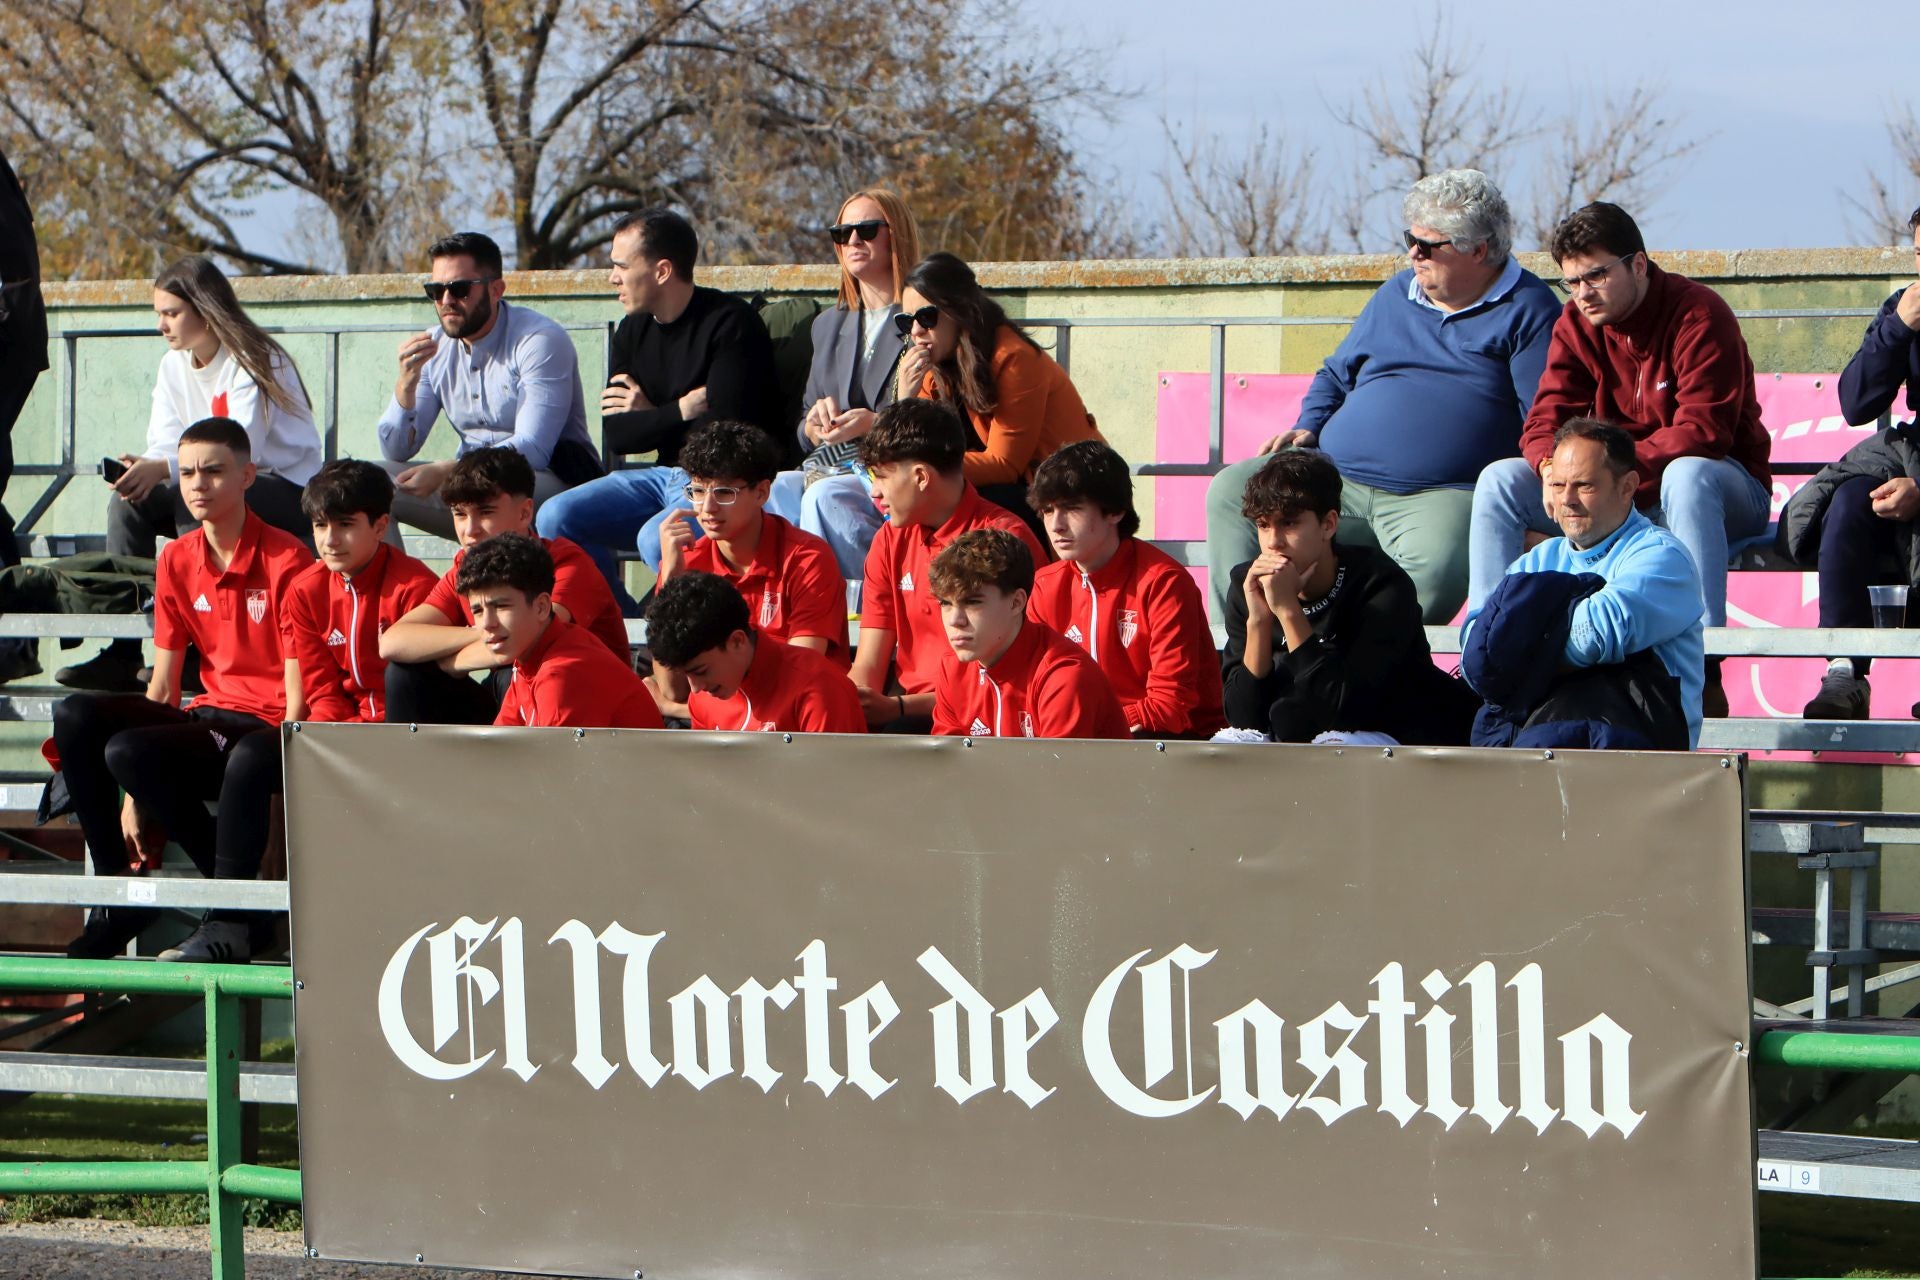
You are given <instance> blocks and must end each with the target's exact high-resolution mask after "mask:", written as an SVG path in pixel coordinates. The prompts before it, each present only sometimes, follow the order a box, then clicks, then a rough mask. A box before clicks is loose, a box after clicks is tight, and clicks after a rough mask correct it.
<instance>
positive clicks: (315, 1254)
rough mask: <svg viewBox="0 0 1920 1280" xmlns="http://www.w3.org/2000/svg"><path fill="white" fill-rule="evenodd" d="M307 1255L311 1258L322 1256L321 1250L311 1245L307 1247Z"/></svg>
mask: <svg viewBox="0 0 1920 1280" xmlns="http://www.w3.org/2000/svg"><path fill="white" fill-rule="evenodd" d="M307 1256H308V1257H309V1258H317V1257H319V1256H320V1251H319V1250H318V1249H315V1248H312V1247H309V1248H308V1249H307Z"/></svg>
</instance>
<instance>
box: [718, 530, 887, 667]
mask: <svg viewBox="0 0 1920 1280" xmlns="http://www.w3.org/2000/svg"><path fill="white" fill-rule="evenodd" d="M761 520H762V522H763V523H762V524H761V526H760V544H759V545H758V546H756V547H755V548H754V549H753V559H752V560H751V561H750V562H748V564H747V566H746V567H745V568H744V569H742V570H740V572H738V573H735V572H734V571H733V568H732V566H730V565H728V564H727V562H726V560H725V559H724V558H723V557H722V556H721V554H720V548H719V547H717V546H715V545H714V541H713V539H712V538H702V539H700V540H699V541H698V542H696V543H694V544H693V545H692V546H690V547H688V548H687V549H686V552H685V553H684V555H683V557H682V563H683V564H684V565H685V566H686V567H687V568H688V569H698V570H699V571H700V572H702V573H712V574H718V575H719V576H720V577H722V578H725V579H726V580H727V581H728V582H731V583H732V584H733V585H734V588H735V589H736V590H737V591H739V592H740V595H741V597H742V598H743V599H744V600H746V602H747V614H748V616H749V617H750V618H751V619H752V621H753V628H754V630H755V631H758V632H759V633H760V634H761V635H763V636H766V637H767V638H768V639H772V640H782V641H786V640H794V639H797V638H802V637H818V638H820V639H822V640H825V641H826V642H827V657H828V658H829V659H831V660H832V661H834V662H837V663H839V664H840V669H841V670H842V671H845V670H846V669H847V666H848V664H849V663H850V662H851V661H852V655H851V654H849V653H848V652H847V584H846V579H844V578H842V577H841V576H840V563H839V561H837V560H835V559H834V558H833V548H831V547H829V546H828V545H827V542H826V539H824V538H820V537H816V536H814V535H813V534H811V533H808V532H807V531H806V530H804V529H796V528H794V527H793V526H792V525H791V524H789V523H787V522H786V521H785V520H782V519H781V518H780V517H779V516H776V515H774V514H773V513H772V512H767V513H766V514H764V515H762V516H761Z"/></svg>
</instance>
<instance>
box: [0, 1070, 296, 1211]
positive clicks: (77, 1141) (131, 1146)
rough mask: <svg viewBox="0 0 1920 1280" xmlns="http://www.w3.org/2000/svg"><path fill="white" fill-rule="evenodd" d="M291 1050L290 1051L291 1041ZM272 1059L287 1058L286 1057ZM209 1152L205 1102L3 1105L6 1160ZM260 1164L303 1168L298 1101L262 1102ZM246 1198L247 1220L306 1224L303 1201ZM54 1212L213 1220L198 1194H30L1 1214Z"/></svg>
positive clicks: (84, 1100)
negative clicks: (267, 1104) (288, 1202)
mask: <svg viewBox="0 0 1920 1280" xmlns="http://www.w3.org/2000/svg"><path fill="white" fill-rule="evenodd" d="M282 1043H284V1042H282ZM270 1047H273V1046H270ZM286 1053H287V1054H288V1057H290V1056H291V1047H290V1046H289V1047H288V1049H287V1050H286ZM262 1056H263V1057H265V1056H266V1055H265V1054H264V1053H263V1055H262ZM267 1060H268V1061H276V1060H278V1061H286V1060H287V1058H280V1059H272V1058H268V1059H267ZM206 1158H207V1108H206V1105H205V1104H204V1103H199V1102H184V1101H173V1100H168V1099H159V1098H94V1097H81V1096H77V1095H73V1094H65V1095H62V1094H48V1093H42V1094H36V1095H34V1096H33V1097H31V1098H28V1099H26V1100H24V1101H21V1102H18V1103H15V1104H13V1105H12V1106H9V1107H6V1108H4V1109H0V1161H14V1160H205V1159H206ZM259 1163H261V1164H264V1165H273V1166H277V1167H281V1168H289V1169H291V1168H296V1167H298V1165H299V1163H300V1145H299V1133H298V1129H297V1128H296V1124H295V1115H294V1110H293V1108H292V1107H262V1108H260V1160H259ZM244 1203H245V1209H244V1213H245V1216H246V1221H247V1225H249V1226H259V1227H272V1228H274V1229H276V1230H281V1231H298V1230H299V1229H300V1209H299V1207H298V1206H297V1205H284V1204H279V1203H276V1202H273V1201H268V1200H247V1201H245V1202H244ZM55 1218H107V1219H114V1220H119V1221H126V1222H134V1223H138V1224H139V1225H141V1226H147V1227H190V1226H201V1225H204V1224H205V1223H206V1221H207V1198H206V1197H205V1196H196V1195H144V1196H130V1195H99V1196H78V1195H25V1196H14V1197H11V1198H10V1199H7V1200H5V1201H4V1202H0V1220H5V1221H9V1222H47V1221H51V1220H53V1219H55Z"/></svg>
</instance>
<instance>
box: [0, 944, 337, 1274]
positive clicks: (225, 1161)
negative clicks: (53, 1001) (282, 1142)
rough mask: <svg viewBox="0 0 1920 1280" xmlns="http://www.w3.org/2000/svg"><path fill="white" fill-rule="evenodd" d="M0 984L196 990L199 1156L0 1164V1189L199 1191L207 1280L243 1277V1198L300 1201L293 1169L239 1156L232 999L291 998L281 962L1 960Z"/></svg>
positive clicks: (142, 991) (236, 1024) (176, 992)
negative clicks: (201, 1044) (201, 1100)
mask: <svg viewBox="0 0 1920 1280" xmlns="http://www.w3.org/2000/svg"><path fill="white" fill-rule="evenodd" d="M0 990H14V991H64V992H75V991H87V992H109V993H116V994H122V993H130V994H138V995H171V996H195V995H197V996H199V997H201V999H202V1000H203V1001H204V1002H205V1007H206V1020H207V1024H206V1025H207V1158H206V1159H205V1160H204V1161H201V1160H157V1161H145V1160H106V1161H100V1160H85V1161H83V1160H75V1161H42V1160H34V1161H25V1162H0V1194H8V1195H19V1194H28V1193H52V1192H66V1193H77V1194H82V1195H88V1194H116V1193H120V1194H159V1193H165V1192H183V1193H188V1194H192V1193H201V1194H204V1195H205V1196H206V1197H207V1226H208V1229H209V1231H210V1233H211V1235H212V1261H213V1280H242V1277H244V1276H245V1274H246V1254H245V1246H244V1241H243V1237H242V1235H241V1229H240V1228H241V1206H240V1201H241V1198H242V1197H245V1196H252V1197H254V1198H256V1199H262V1200H280V1201H285V1202H287V1203H289V1204H298V1203H300V1171H299V1170H298V1169H269V1168H267V1167H265V1166H263V1165H254V1164H242V1163H241V1162H240V1039H241V1036H240V1001H242V1000H291V999H292V998H293V971H292V970H291V969H290V968H288V967H287V966H285V965H217V964H155V963H153V962H151V961H143V960H62V959H42V958H40V957H37V956H0Z"/></svg>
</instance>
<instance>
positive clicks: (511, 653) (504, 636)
mask: <svg viewBox="0 0 1920 1280" xmlns="http://www.w3.org/2000/svg"><path fill="white" fill-rule="evenodd" d="M455 572H456V575H457V577H456V580H455V583H454V586H455V587H456V589H457V590H458V591H459V592H460V599H461V602H462V603H463V604H464V605H465V607H466V608H467V610H468V611H469V612H470V613H471V614H472V615H473V619H474V630H475V631H477V632H478V633H479V636H480V643H481V644H483V645H485V646H486V648H487V651H488V652H489V653H491V654H492V655H493V656H494V658H495V659H496V660H497V661H498V662H499V663H500V664H501V665H502V667H503V668H505V669H508V670H511V671H512V673H513V678H512V680H511V681H510V682H509V683H508V685H507V688H506V690H505V692H504V694H503V696H502V697H501V700H500V710H499V713H498V714H497V715H496V716H495V717H494V721H493V722H494V723H495V724H501V725H520V726H527V727H532V728H551V727H555V726H565V727H568V728H574V729H661V728H665V727H666V726H665V725H664V724H663V723H662V722H661V719H660V712H659V709H658V708H657V707H655V706H654V701H653V695H652V694H650V693H648V692H647V686H646V684H645V682H643V681H642V680H641V679H640V677H639V676H637V675H635V674H633V668H632V667H631V666H629V665H627V663H626V662H624V661H623V660H621V659H619V658H616V657H614V656H613V655H612V654H610V653H608V652H607V650H606V646H605V645H603V644H601V643H600V642H599V641H598V640H596V639H595V638H594V637H593V636H592V635H591V634H589V633H588V632H587V631H586V630H585V629H584V628H581V627H577V626H575V625H574V624H573V623H571V622H568V621H567V620H566V619H565V618H564V617H562V616H561V615H560V612H559V611H558V610H557V609H556V608H555V607H554V602H553V591H554V563H553V557H552V556H550V555H548V554H547V548H546V547H544V546H542V545H541V544H540V540H539V539H537V538H530V537H528V536H526V535H525V534H522V533H503V534H501V535H499V536H498V537H495V538H489V539H488V540H487V541H485V542H483V543H481V544H479V545H478V546H476V547H474V548H473V549H472V550H471V552H469V553H468V554H466V555H464V556H463V557H462V559H461V563H460V567H459V568H458V569H457V570H456V571H455Z"/></svg>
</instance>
